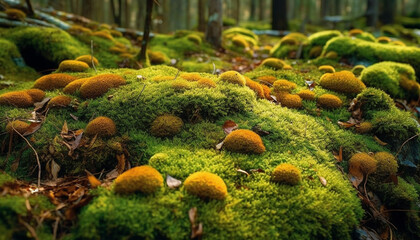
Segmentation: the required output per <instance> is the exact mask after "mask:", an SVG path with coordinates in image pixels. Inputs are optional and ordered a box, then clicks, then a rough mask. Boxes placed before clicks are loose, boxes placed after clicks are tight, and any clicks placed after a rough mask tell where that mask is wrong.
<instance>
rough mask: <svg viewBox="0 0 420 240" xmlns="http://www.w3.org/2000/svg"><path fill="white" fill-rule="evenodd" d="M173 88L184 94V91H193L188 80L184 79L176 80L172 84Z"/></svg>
mask: <svg viewBox="0 0 420 240" xmlns="http://www.w3.org/2000/svg"><path fill="white" fill-rule="evenodd" d="M171 87H172V88H173V89H174V90H175V91H179V92H182V91H184V90H187V89H191V87H192V85H191V83H190V82H188V81H187V80H184V79H176V80H174V81H172V82H171Z"/></svg>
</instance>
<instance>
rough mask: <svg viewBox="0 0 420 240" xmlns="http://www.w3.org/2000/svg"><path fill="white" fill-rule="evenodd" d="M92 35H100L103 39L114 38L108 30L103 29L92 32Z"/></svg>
mask: <svg viewBox="0 0 420 240" xmlns="http://www.w3.org/2000/svg"><path fill="white" fill-rule="evenodd" d="M92 36H96V37H100V38H104V39H108V40H113V39H114V38H113V37H112V35H111V34H110V33H109V32H108V31H104V30H102V31H97V32H93V33H92Z"/></svg>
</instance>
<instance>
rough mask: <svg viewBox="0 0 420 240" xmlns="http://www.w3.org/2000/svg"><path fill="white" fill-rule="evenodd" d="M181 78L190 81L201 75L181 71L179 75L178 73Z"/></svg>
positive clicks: (196, 79) (197, 78)
mask: <svg viewBox="0 0 420 240" xmlns="http://www.w3.org/2000/svg"><path fill="white" fill-rule="evenodd" d="M179 76H180V77H181V78H183V79H185V80H188V81H191V82H196V81H198V80H200V79H201V76H200V74H199V73H183V74H181V75H179Z"/></svg>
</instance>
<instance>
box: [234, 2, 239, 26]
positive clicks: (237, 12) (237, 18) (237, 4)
mask: <svg viewBox="0 0 420 240" xmlns="http://www.w3.org/2000/svg"><path fill="white" fill-rule="evenodd" d="M232 9H233V13H234V14H233V16H234V18H235V21H236V25H239V21H240V14H241V10H240V9H241V1H240V0H235V6H234V7H233V8H232Z"/></svg>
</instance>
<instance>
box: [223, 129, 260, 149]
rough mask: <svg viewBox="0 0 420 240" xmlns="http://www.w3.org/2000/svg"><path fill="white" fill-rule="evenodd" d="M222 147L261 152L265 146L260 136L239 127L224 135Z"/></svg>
mask: <svg viewBox="0 0 420 240" xmlns="http://www.w3.org/2000/svg"><path fill="white" fill-rule="evenodd" d="M223 147H224V148H226V149H227V150H229V151H232V152H239V153H255V154H262V153H263V152H264V151H265V146H264V144H263V142H262V140H261V137H260V136H259V135H258V134H256V133H255V132H253V131H251V130H246V129H239V130H236V131H233V132H231V133H230V134H229V135H227V136H226V138H225V141H224V144H223Z"/></svg>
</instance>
